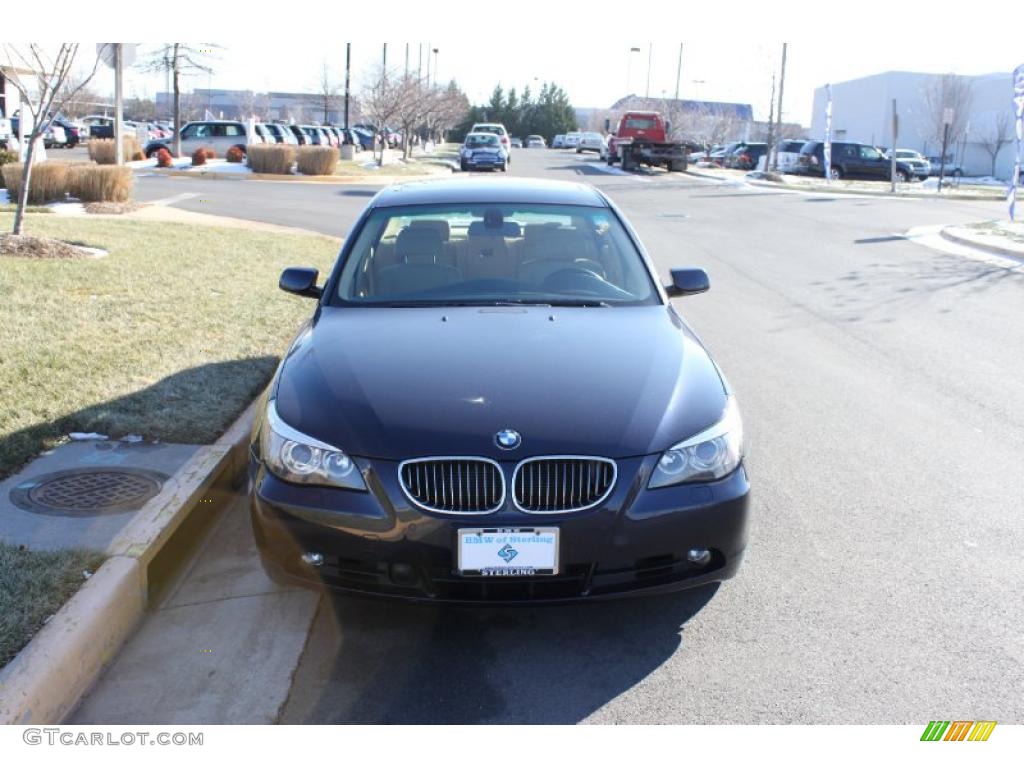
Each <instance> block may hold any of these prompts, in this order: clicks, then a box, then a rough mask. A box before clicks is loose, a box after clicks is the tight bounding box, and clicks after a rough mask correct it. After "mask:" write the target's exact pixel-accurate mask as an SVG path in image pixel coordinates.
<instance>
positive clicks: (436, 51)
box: [434, 48, 440, 88]
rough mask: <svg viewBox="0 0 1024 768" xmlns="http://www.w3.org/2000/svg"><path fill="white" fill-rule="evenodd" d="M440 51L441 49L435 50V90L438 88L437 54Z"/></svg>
mask: <svg viewBox="0 0 1024 768" xmlns="http://www.w3.org/2000/svg"><path fill="white" fill-rule="evenodd" d="M439 51H440V48H435V49H434V87H435V88H436V87H437V71H438V70H437V54H438V52H439Z"/></svg>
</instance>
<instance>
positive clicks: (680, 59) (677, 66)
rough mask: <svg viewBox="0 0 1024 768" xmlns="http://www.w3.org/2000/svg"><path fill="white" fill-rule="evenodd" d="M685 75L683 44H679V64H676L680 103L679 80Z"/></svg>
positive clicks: (677, 92) (677, 89)
mask: <svg viewBox="0 0 1024 768" xmlns="http://www.w3.org/2000/svg"><path fill="white" fill-rule="evenodd" d="M682 74H683V44H682V43H680V44H679V63H678V64H676V99H675V100H676V101H679V78H680V76H681V75H682Z"/></svg>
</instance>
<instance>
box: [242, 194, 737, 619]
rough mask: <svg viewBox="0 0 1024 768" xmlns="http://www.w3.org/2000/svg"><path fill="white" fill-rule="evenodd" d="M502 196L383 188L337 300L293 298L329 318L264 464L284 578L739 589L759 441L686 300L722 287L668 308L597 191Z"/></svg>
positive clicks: (497, 591) (467, 587) (291, 360)
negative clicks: (685, 308) (748, 454)
mask: <svg viewBox="0 0 1024 768" xmlns="http://www.w3.org/2000/svg"><path fill="white" fill-rule="evenodd" d="M502 182H503V183H498V182H494V181H483V180H474V181H466V180H447V181H437V182H432V183H430V184H400V185H395V186H392V187H388V188H386V189H383V190H381V191H380V192H379V193H378V194H377V195H376V196H375V197H374V198H373V200H372V201H370V203H369V204H368V207H367V209H366V210H365V211H364V212H363V214H362V215H361V216H360V218H359V220H358V221H357V222H356V224H355V225H354V227H353V229H352V233H351V235H350V236H349V237H348V238H346V240H345V243H344V245H343V246H342V249H341V252H340V254H339V256H338V259H337V262H336V263H335V266H334V268H333V269H332V271H331V274H330V276H329V277H328V278H327V280H326V283H325V284H324V285H323V286H321V285H319V284H318V283H319V275H318V272H317V270H316V269H312V268H290V269H287V270H285V271H284V273H283V274H282V275H281V278H280V282H279V284H280V286H281V288H282V289H283V290H285V291H287V292H289V293H291V294H293V295H295V296H299V297H308V298H309V299H312V300H313V301H314V302H315V309H313V311H311V312H310V317H309V319H308V321H307V322H306V323H305V324H304V326H303V328H302V330H301V331H300V333H299V334H298V335H297V337H296V338H295V340H294V341H293V343H292V345H291V349H290V350H289V351H288V352H287V353H286V354H285V355H284V356H283V362H282V364H281V366H280V367H279V368H278V369H277V372H276V373H275V374H274V377H273V379H272V380H271V382H270V384H269V386H268V387H267V390H266V392H265V394H264V395H263V396H262V398H261V399H260V400H259V401H258V403H257V406H256V421H255V424H254V429H253V439H252V442H251V445H250V450H249V452H248V462H249V463H248V477H249V489H250V490H249V509H250V513H251V520H252V527H253V531H254V536H255V541H256V544H257V548H258V552H259V555H260V559H261V562H262V563H263V567H264V569H265V570H266V572H267V574H268V575H269V576H270V578H271V579H273V580H275V581H278V582H285V583H299V584H303V585H307V586H311V587H313V588H317V589H322V588H329V589H334V590H341V591H354V592H358V593H363V594H370V595H378V596H387V597H391V598H398V599H408V600H416V601H434V602H469V603H479V602H492V601H516V602H545V601H577V600H599V599H607V598H612V597H622V596H626V595H645V594H653V593H661V592H670V591H676V590H680V589H686V588H691V587H695V586H698V585H703V584H709V583H714V582H719V581H722V580H724V579H728V578H731V577H732V576H734V575H735V574H736V573H737V571H738V569H739V567H740V564H741V560H742V557H743V553H744V549H745V546H746V544H747V537H748V497H749V491H750V478H749V475H748V472H747V470H746V468H745V466H744V441H743V425H742V422H741V418H740V414H739V410H738V408H737V404H736V400H735V397H734V395H733V394H732V392H731V390H730V389H729V386H728V384H727V383H726V381H725V379H724V378H723V375H722V373H721V372H720V370H719V368H718V366H717V365H716V363H715V362H714V360H713V359H712V358H711V355H710V353H709V352H708V351H707V349H705V347H704V346H703V345H702V343H701V342H700V341H699V339H698V338H697V336H696V334H695V333H694V332H693V331H692V330H691V329H690V328H689V326H688V325H687V324H686V321H685V319H684V318H683V316H682V315H681V314H680V313H679V312H678V311H677V310H676V309H675V307H673V305H672V303H671V302H670V300H669V299H670V298H671V297H673V296H687V295H690V294H697V293H701V292H703V291H706V290H708V287H709V281H708V276H707V274H706V273H705V272H704V270H702V269H695V268H677V269H672V270H670V274H671V283H670V284H669V285H667V286H663V285H662V283H661V280H660V279H659V273H658V271H656V270H655V268H654V265H653V262H652V261H651V260H650V259H649V258H648V257H647V256H646V255H645V252H644V250H643V248H642V246H641V244H640V243H639V242H638V240H637V237H636V234H635V232H634V231H633V230H632V229H630V228H629V225H628V224H627V223H626V222H625V221H624V219H623V214H622V212H621V211H619V210H617V209H615V208H614V207H613V204H612V203H611V202H610V201H609V199H608V198H607V197H606V196H605V195H604V194H603V193H602V192H600V191H598V190H596V189H594V188H593V187H589V186H585V185H582V184H579V183H569V182H552V181H542V180H537V179H515V180H502ZM509 305H514V306H515V312H509V311H507V310H508V309H509ZM489 309H491V310H494V311H488V310H489ZM609 361H614V368H615V375H614V376H611V375H609ZM410 372H414V375H415V379H414V382H413V381H411V380H410ZM356 384H358V386H357V385H356ZM453 392H455V393H457V394H459V395H460V396H458V397H454V396H453ZM462 394H468V395H472V396H471V397H469V396H467V397H463V396H461V395H462ZM481 403H485V404H486V407H481ZM595 403H600V404H601V417H600V418H595V411H594V408H595Z"/></svg>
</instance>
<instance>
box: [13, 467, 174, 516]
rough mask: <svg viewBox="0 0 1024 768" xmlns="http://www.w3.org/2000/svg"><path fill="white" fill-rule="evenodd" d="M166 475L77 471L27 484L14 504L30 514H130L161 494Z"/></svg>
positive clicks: (141, 471)
mask: <svg viewBox="0 0 1024 768" xmlns="http://www.w3.org/2000/svg"><path fill="white" fill-rule="evenodd" d="M165 480H167V475H164V474H161V473H160V472H153V471H152V470H148V469H124V468H122V469H109V468H107V467H102V468H95V469H74V470H64V471H61V472H51V473H50V474H48V475H40V476H39V477H36V478H33V479H32V480H28V481H26V482H24V483H21V484H20V485H18V486H16V487H15V489H14V490H13V491H11V501H12V502H14V503H15V504H16V505H17V506H19V507H21V508H22V509H26V510H28V511H29V512H38V513H39V514H43V515H60V516H62V517H95V516H97V515H113V514H117V513H119V512H130V511H133V510H136V509H139V508H141V507H142V505H143V504H145V503H146V502H147V501H149V500H150V499H151V498H153V497H154V496H156V495H157V494H158V493H160V489H161V488H162V487H163V484H164V481H165Z"/></svg>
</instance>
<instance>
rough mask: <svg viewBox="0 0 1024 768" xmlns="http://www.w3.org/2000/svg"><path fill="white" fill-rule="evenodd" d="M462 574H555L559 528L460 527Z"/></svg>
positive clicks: (459, 548) (460, 563)
mask: <svg viewBox="0 0 1024 768" xmlns="http://www.w3.org/2000/svg"><path fill="white" fill-rule="evenodd" d="M458 537H459V545H458V571H459V573H460V574H462V575H463V576H552V575H554V574H556V573H558V529H557V528H461V529H459V533H458Z"/></svg>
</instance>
